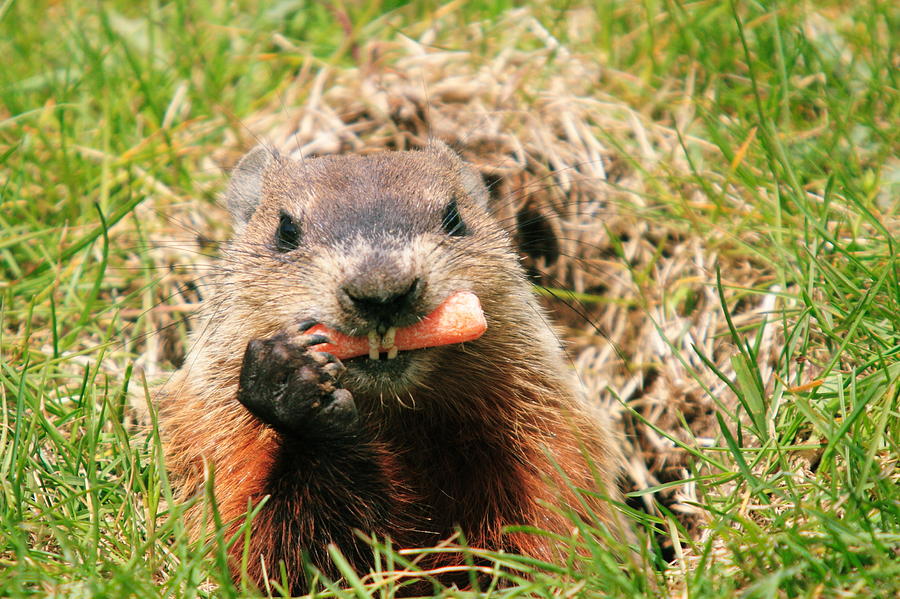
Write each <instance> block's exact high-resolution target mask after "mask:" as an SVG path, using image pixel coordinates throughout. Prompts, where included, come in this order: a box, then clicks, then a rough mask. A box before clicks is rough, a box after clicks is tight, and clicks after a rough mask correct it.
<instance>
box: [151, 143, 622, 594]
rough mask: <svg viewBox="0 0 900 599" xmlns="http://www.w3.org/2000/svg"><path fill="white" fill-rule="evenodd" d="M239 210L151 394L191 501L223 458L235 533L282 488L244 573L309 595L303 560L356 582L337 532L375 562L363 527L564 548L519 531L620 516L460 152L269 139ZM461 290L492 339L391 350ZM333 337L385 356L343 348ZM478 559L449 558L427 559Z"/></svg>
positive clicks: (240, 173)
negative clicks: (182, 351) (337, 558)
mask: <svg viewBox="0 0 900 599" xmlns="http://www.w3.org/2000/svg"><path fill="white" fill-rule="evenodd" d="M227 204H228V208H229V211H230V212H231V214H232V216H233V219H234V237H233V239H232V240H231V242H230V243H229V244H228V245H227V246H225V247H224V248H223V251H222V257H221V260H222V263H221V264H222V266H221V268H220V269H219V272H218V273H217V275H216V277H217V279H216V281H215V283H214V285H213V290H214V291H213V293H212V295H211V297H210V298H208V299H207V300H206V301H205V303H204V306H203V310H202V311H201V312H202V320H201V322H200V324H199V326H198V327H196V332H195V333H194V336H193V339H192V347H191V349H190V350H189V352H188V355H187V357H186V359H185V362H184V365H183V366H182V368H181V369H180V370H179V371H178V372H177V373H175V375H174V376H173V377H172V378H171V379H170V380H169V381H168V382H167V383H166V384H165V385H164V386H163V387H162V388H161V389H159V390H158V392H157V394H156V396H157V401H158V406H159V417H160V420H159V422H160V427H161V432H162V435H163V441H164V444H165V452H166V459H167V467H168V469H169V470H170V473H171V479H172V481H173V482H174V484H175V486H176V488H177V489H178V491H179V493H180V497H181V498H184V499H186V498H189V497H191V496H193V495H195V494H198V493H202V492H203V489H204V481H205V480H206V476H208V471H207V468H211V469H212V470H213V472H214V487H213V488H214V493H215V498H216V501H217V505H218V510H219V512H220V515H221V518H222V520H223V521H224V522H226V523H228V524H227V525H228V530H227V531H226V532H227V533H228V535H233V534H235V533H236V532H237V531H238V529H239V527H240V526H241V525H242V523H244V522H245V518H244V515H245V513H246V512H247V511H248V509H249V508H253V507H254V506H257V505H258V504H260V502H263V500H264V499H265V502H264V504H263V505H262V507H261V508H260V509H259V511H258V513H257V514H256V515H255V517H254V518H253V520H252V524H251V533H250V537H249V550H247V549H246V547H245V543H244V541H243V540H238V542H236V543H234V544H233V545H232V546H231V549H230V559H231V562H232V563H231V567H232V569H233V571H234V573H235V576H237V575H238V573H239V572H240V571H241V569H242V568H246V572H247V574H248V575H249V576H250V577H251V578H252V579H253V580H254V581H255V582H256V583H257V584H262V582H263V579H264V577H265V576H266V575H268V576H271V577H273V578H274V579H276V580H280V579H281V574H280V571H281V570H280V568H281V565H282V562H283V567H284V570H285V571H286V572H287V576H288V582H289V584H290V585H291V589H290V590H291V591H292V592H294V593H300V592H304V591H306V590H307V585H308V584H309V582H310V581H309V580H308V576H307V572H308V569H305V568H304V563H308V564H311V565H312V566H314V567H315V568H318V569H319V570H320V571H321V572H322V573H323V574H324V575H326V576H329V577H338V576H339V574H338V572H337V570H336V568H335V566H334V565H333V563H332V560H331V559H330V556H329V555H328V550H327V547H328V545H329V544H334V545H335V546H336V547H337V548H338V549H339V550H340V551H341V553H342V554H343V555H344V556H345V557H346V559H347V560H348V561H349V563H350V564H351V565H352V566H353V567H354V568H356V569H357V571H359V572H361V573H363V574H364V573H365V572H367V571H368V570H369V569H370V568H371V567H372V563H373V550H372V548H371V547H370V546H369V545H368V544H367V543H366V542H365V541H363V540H361V538H360V537H361V535H360V534H359V533H360V532H361V533H363V534H364V535H367V536H370V537H371V535H373V534H374V535H375V536H376V537H377V538H379V539H390V542H391V543H392V546H393V547H394V548H412V547H430V546H434V545H437V544H439V543H441V542H442V541H445V540H447V539H449V538H455V539H459V540H464V542H465V544H466V545H468V546H470V547H477V548H482V549H487V550H497V551H499V550H504V551H509V552H517V553H522V554H526V555H529V556H533V557H535V558H540V559H545V560H553V559H554V558H555V557H558V556H557V555H556V553H555V551H556V550H555V547H554V542H553V541H551V540H550V539H549V538H548V537H547V536H542V535H536V534H530V533H528V532H522V531H521V530H519V531H510V530H508V528H509V527H511V526H515V525H525V526H530V527H537V528H540V529H543V530H546V531H550V532H553V533H558V534H569V533H570V531H571V529H572V527H573V524H572V522H571V520H570V519H569V517H568V516H566V515H564V514H563V512H562V510H560V509H559V508H561V507H571V508H574V509H575V510H576V511H584V508H585V506H587V507H588V508H589V510H590V511H592V512H593V514H594V515H595V516H599V518H600V519H601V520H602V521H604V522H607V523H610V524H612V523H613V522H615V521H616V516H615V513H614V510H613V509H612V508H611V507H610V506H609V504H608V503H607V502H606V501H601V500H599V499H597V497H598V496H600V495H603V494H611V495H614V490H613V489H614V484H613V472H614V466H615V464H614V459H613V451H612V445H613V444H612V443H611V442H610V440H609V433H608V431H607V430H606V428H605V427H604V426H602V424H601V421H600V420H599V419H598V418H597V415H596V414H594V413H592V411H591V409H590V407H589V406H588V404H586V403H585V402H584V401H582V400H581V399H580V398H579V395H578V393H577V391H576V381H575V380H574V374H573V373H572V369H571V367H570V366H569V365H568V364H567V362H566V359H565V354H564V351H563V349H562V347H561V343H560V339H559V338H558V336H557V335H556V333H555V332H554V330H553V328H552V326H551V325H550V324H549V318H548V316H547V314H546V313H545V312H544V310H543V309H542V308H541V306H540V305H539V303H538V302H537V300H536V298H535V296H534V294H533V292H532V286H531V284H530V283H529V281H528V280H527V278H526V276H525V274H524V272H523V270H522V268H521V267H520V264H519V258H518V255H517V253H516V251H515V250H514V248H513V247H512V245H511V241H510V236H509V234H508V233H507V231H506V230H505V229H504V227H502V226H501V225H500V223H498V222H497V221H496V220H495V219H494V218H492V216H491V213H490V210H489V194H488V193H487V190H486V189H485V187H484V184H483V183H482V181H481V178H480V177H479V176H478V175H477V173H476V172H475V171H474V170H472V169H471V168H470V167H468V166H467V165H466V164H465V163H464V162H463V161H462V160H461V159H460V158H459V157H458V156H457V155H456V154H455V153H454V152H453V151H452V150H450V149H449V148H448V147H447V146H445V145H444V144H442V143H439V142H432V143H431V144H430V145H428V146H427V147H426V148H424V149H422V150H420V151H409V152H384V153H379V154H373V155H367V156H357V155H346V156H328V157H318V158H307V159H303V160H292V159H289V158H287V157H283V156H280V155H279V154H278V153H276V152H275V151H273V150H271V149H268V148H265V147H262V146H260V147H257V148H255V149H254V150H252V151H251V152H250V153H249V154H247V155H246V156H245V157H244V158H243V159H242V160H241V161H240V162H239V164H238V165H237V166H236V168H235V169H234V172H233V175H232V179H231V182H230V186H229V189H228V192H227ZM454 296H464V297H468V298H472V297H474V298H476V303H477V304H478V307H477V308H475V311H478V310H480V311H481V314H482V316H483V326H481V328H479V329H478V330H477V331H476V332H475V333H474V334H473V335H474V337H475V338H471V339H469V340H465V341H462V342H452V340H451V341H447V340H446V339H444V340H443V341H437V342H429V341H427V340H426V341H424V342H422V343H420V344H419V345H423V346H422V347H411V346H409V344H408V343H407V346H406V347H400V346H399V344H398V345H394V342H393V339H394V337H395V336H396V337H397V338H398V339H399V338H400V336H401V335H402V334H403V333H404V331H408V330H412V329H413V328H414V327H416V326H424V325H422V324H421V323H422V322H425V321H426V320H427V319H428V318H429V315H432V314H435V313H436V311H438V310H440V309H442V307H443V306H445V305H446V303H447V302H448V301H449V300H448V298H451V297H454ZM317 330H318V332H317ZM410 334H412V333H410ZM473 335H470V336H469V337H472V336H473ZM335 336H341V337H342V338H345V339H356V340H360V339H361V340H363V342H364V343H365V344H367V347H368V348H369V349H368V351H365V350H364V351H365V353H363V355H354V356H352V357H345V358H344V359H343V360H341V359H340V358H339V357H338V356H337V355H336V354H337V353H339V352H337V351H333V352H329V351H328V350H329V349H334V348H337V347H338V343H337V342H336V341H335V340H334V339H333V338H332V337H335ZM467 339H468V338H467ZM560 473H562V474H560ZM574 488H580V489H588V490H593V491H597V493H591V494H585V495H584V496H582V497H578V496H576V492H575V491H574V490H573V489H574ZM202 513H208V512H203V511H202V510H201V508H200V507H196V508H194V509H193V511H192V512H190V513H189V518H188V519H189V523H190V526H192V527H193V528H194V530H195V531H199V530H201V529H202V528H203V527H204V523H203V522H201V519H202V516H201V514H202ZM205 526H206V527H207V528H206V530H209V528H208V526H209V523H206V524H205ZM457 534H458V535H459V536H458V537H454V535H457ZM245 551H248V553H247V554H245ZM304 560H306V561H304ZM462 563H464V560H463V558H462V557H461V555H460V553H458V552H456V553H454V552H452V551H446V552H440V553H435V554H433V555H430V556H428V557H427V559H423V560H422V561H421V562H420V563H419V565H421V566H422V567H424V568H426V569H427V568H440V567H443V566H452V565H458V564H462ZM242 564H244V565H243V566H242Z"/></svg>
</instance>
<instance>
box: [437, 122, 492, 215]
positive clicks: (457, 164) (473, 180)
mask: <svg viewBox="0 0 900 599" xmlns="http://www.w3.org/2000/svg"><path fill="white" fill-rule="evenodd" d="M425 150H426V151H427V152H431V153H433V154H437V155H438V156H439V157H440V158H441V159H442V160H443V161H446V162H447V163H449V164H450V165H452V166H453V167H454V168H455V169H456V172H457V173H458V174H459V180H460V183H462V186H463V189H464V190H465V192H466V194H468V196H469V197H471V198H472V199H473V200H475V201H476V202H477V203H478V204H479V205H480V206H481V207H482V208H484V209H485V210H487V207H488V190H487V187H485V186H484V180H482V178H481V175H479V174H478V171H476V170H475V169H474V168H473V167H472V166H470V165H469V164H467V163H466V162H464V161H463V159H462V158H460V157H459V154H457V153H456V152H454V151H453V150H451V149H450V146H448V145H447V144H445V143H444V142H442V141H439V140H437V139H432V140H431V141H429V142H428V147H427V148H426V149H425Z"/></svg>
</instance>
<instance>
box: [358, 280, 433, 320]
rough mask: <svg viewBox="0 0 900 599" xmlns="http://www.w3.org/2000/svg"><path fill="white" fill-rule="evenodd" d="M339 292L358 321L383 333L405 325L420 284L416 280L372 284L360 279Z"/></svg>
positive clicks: (375, 282)
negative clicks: (356, 315) (359, 319)
mask: <svg viewBox="0 0 900 599" xmlns="http://www.w3.org/2000/svg"><path fill="white" fill-rule="evenodd" d="M341 291H342V292H343V293H344V295H345V296H346V297H347V298H348V299H349V300H350V303H351V304H352V305H353V308H354V309H355V310H356V312H357V313H358V314H359V316H360V317H361V318H364V319H365V320H368V321H369V322H371V323H372V324H373V325H375V327H376V328H380V329H387V328H389V327H392V326H398V325H401V326H402V325H404V324H406V323H407V321H408V320H409V317H410V315H412V314H413V312H414V310H413V307H414V305H415V303H416V300H417V299H418V298H419V296H420V295H421V291H422V282H421V279H419V277H412V278H407V279H403V280H398V281H383V280H382V281H374V280H372V279H371V278H369V277H364V278H360V279H356V280H352V281H348V282H347V283H345V284H344V285H343V286H342V287H341Z"/></svg>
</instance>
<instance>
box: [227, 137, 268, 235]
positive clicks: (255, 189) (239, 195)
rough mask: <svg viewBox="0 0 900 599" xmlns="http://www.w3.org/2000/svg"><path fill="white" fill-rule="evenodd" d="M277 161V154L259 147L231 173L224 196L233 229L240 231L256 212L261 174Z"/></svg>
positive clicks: (250, 152)
mask: <svg viewBox="0 0 900 599" xmlns="http://www.w3.org/2000/svg"><path fill="white" fill-rule="evenodd" d="M276 160H278V152H276V151H275V150H273V149H271V148H267V147H265V146H262V145H259V146H256V147H255V148H253V149H252V150H250V151H249V152H247V154H246V155H245V156H244V157H243V158H241V160H240V161H239V162H238V163H237V166H235V167H234V170H233V171H231V182H230V183H229V184H228V192H227V194H226V196H225V200H226V203H227V205H228V211H229V212H231V217H232V218H233V219H234V227H235V229H238V230H239V229H241V228H243V227H244V225H246V224H247V221H249V220H250V217H252V216H253V213H254V212H256V207H257V206H259V202H260V200H261V199H262V180H263V177H262V176H263V172H265V170H266V168H268V166H269V165H270V164H272V163H273V162H275V161H276Z"/></svg>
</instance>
